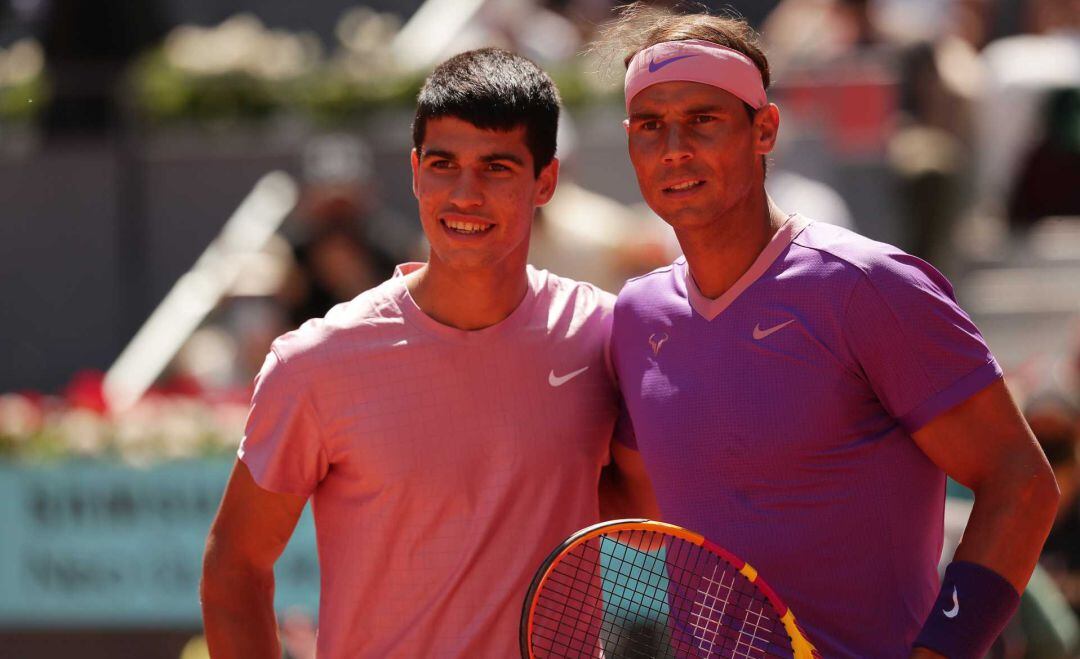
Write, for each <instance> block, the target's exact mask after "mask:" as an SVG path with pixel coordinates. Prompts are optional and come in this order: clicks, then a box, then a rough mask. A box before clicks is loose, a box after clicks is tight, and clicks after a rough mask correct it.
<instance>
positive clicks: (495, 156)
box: [480, 153, 525, 167]
mask: <svg viewBox="0 0 1080 659" xmlns="http://www.w3.org/2000/svg"><path fill="white" fill-rule="evenodd" d="M498 160H505V161H507V162H512V163H514V164H515V165H517V166H518V167H524V166H525V161H524V160H522V159H521V158H518V157H517V156H515V155H514V154H512V153H492V154H489V155H486V156H484V157H482V158H480V161H481V162H496V161H498Z"/></svg>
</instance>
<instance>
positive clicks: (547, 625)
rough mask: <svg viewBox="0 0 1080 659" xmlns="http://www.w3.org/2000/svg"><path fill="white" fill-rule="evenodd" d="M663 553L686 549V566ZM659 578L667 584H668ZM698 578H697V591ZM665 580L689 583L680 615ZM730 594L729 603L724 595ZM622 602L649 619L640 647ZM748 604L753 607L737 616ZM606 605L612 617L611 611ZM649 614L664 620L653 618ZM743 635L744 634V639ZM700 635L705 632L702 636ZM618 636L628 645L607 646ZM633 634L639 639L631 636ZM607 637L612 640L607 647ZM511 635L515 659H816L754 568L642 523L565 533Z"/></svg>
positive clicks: (704, 543)
mask: <svg viewBox="0 0 1080 659" xmlns="http://www.w3.org/2000/svg"><path fill="white" fill-rule="evenodd" d="M635 534H637V535H635ZM682 548H685V550H683V549H682ZM695 548H696V549H695ZM669 551H671V552H680V551H681V555H683V556H689V555H690V554H688V553H687V551H689V552H692V553H693V554H694V558H693V559H692V560H693V561H694V563H693V565H692V566H685V565H678V566H677V565H675V560H674V558H673V556H671V555H669V554H668V552H669ZM701 557H705V558H704V560H703V559H702V558H701ZM717 559H718V560H717ZM709 565H711V566H712V574H711V575H708V576H706V575H705V574H698V573H697V572H699V571H702V570H704V571H708V567H709ZM613 566H614V567H613ZM627 566H629V567H627ZM718 566H721V567H723V571H722V572H721V573H720V574H719V581H717V580H716V577H717V576H718V575H717V570H718V569H719V567H718ZM736 575H738V576H736ZM669 578H670V579H672V580H673V581H670V582H669ZM725 580H726V581H725ZM675 581H679V582H680V583H679V584H676V583H675ZM702 584H706V586H705V589H704V590H702V589H701V585H702ZM672 586H675V588H674V590H678V589H679V588H682V589H683V590H685V591H686V592H689V589H691V588H692V589H694V591H695V594H694V595H693V600H694V601H693V606H692V607H691V609H690V610H687V609H686V606H685V604H683V605H681V606H682V609H681V613H676V614H672V611H671V609H672V606H676V605H674V604H672V603H671V602H672V600H673V599H674V597H673V596H672V594H671V592H670V591H671V590H672ZM714 590H715V592H714ZM733 598H734V600H735V602H732V601H731V600H732V599H733ZM628 602H636V605H635V606H638V607H640V608H643V609H645V610H647V611H648V612H650V613H652V614H653V615H654V619H653V620H652V628H651V631H649V632H648V639H647V640H648V643H645V644H644V645H642V644H640V643H637V641H636V640H633V639H632V633H628V632H625V631H624V629H623V627H624V626H625V625H626V624H627V620H630V619H637V618H638V616H637V614H636V613H635V612H634V611H631V609H632V608H634V607H633V606H630V605H628V604H627V603H628ZM738 602H742V603H743V605H742V606H740V604H739V603H738ZM613 603H614V604H613ZM765 603H767V605H766V604H765ZM754 604H757V610H756V611H753V612H752V613H746V612H747V611H750V610H752V609H753V608H754V607H753V605H754ZM613 607H614V608H616V609H618V611H619V613H617V614H614V615H613V614H612V612H611V609H612V608H613ZM729 609H730V611H729ZM769 609H771V611H770V610H769ZM736 613H744V617H743V620H742V621H739V620H737V619H735V614H736ZM774 614H775V615H774ZM752 616H753V619H751V617H752ZM658 617H659V618H664V619H665V621H664V622H658V621H657V619H656V618H658ZM679 619H693V623H692V624H691V625H690V627H692V628H693V632H689V631H687V629H686V628H685V627H686V625H683V627H684V628H683V629H681V630H680V629H679V627H680V623H679V621H678V620H679ZM748 621H749V622H748ZM732 623H739V625H741V626H742V627H743V628H746V626H747V625H750V630H751V631H750V632H749V633H747V632H745V631H741V630H734V624H732ZM661 628H662V631H659V632H657V629H661ZM672 630H674V631H672ZM733 630H734V631H733ZM680 634H681V636H682V637H687V634H690V635H692V636H693V638H694V639H695V640H694V641H693V642H692V643H693V644H692V645H691V644H690V643H686V642H681V644H680V642H676V641H673V640H672V639H673V637H677V636H680ZM751 634H752V637H750V638H744V637H749V636H750V635H751ZM759 634H760V636H759ZM708 635H711V638H704V637H707V636H708ZM660 637H663V638H660ZM627 638H631V639H632V641H633V643H635V644H634V645H632V646H630V647H629V650H626V649H624V650H621V651H620V650H617V649H616V650H612V649H610V648H609V647H608V645H611V646H617V645H618V644H619V643H623V644H624V645H625V644H626V642H627V641H626V639H627ZM639 638H644V637H641V636H640V634H639ZM612 639H615V640H614V641H612V642H610V643H608V641H611V640H612ZM520 640H521V656H522V658H523V659H547V658H549V657H604V658H606V659H612V658H613V657H618V656H633V657H644V658H648V657H665V658H670V657H728V656H731V657H755V656H762V657H773V656H776V657H793V658H794V659H820V654H819V653H818V652H817V650H816V649H815V648H814V646H813V645H812V644H811V643H810V641H809V640H808V639H807V638H806V635H805V634H804V633H803V631H802V629H800V628H799V625H798V624H797V623H796V622H795V616H794V614H793V613H792V612H791V609H789V608H788V607H787V605H786V604H784V602H783V601H782V600H781V599H780V597H779V596H778V595H777V594H776V592H775V591H773V589H772V588H771V587H770V586H769V585H768V584H767V583H765V581H764V580H763V579H761V578H760V577H759V576H758V573H757V570H755V569H754V568H753V567H751V566H750V565H749V564H748V563H746V562H745V561H743V560H741V559H740V558H738V557H736V556H735V555H733V554H732V553H731V552H729V551H727V550H726V549H724V548H722V547H719V546H717V545H716V544H714V543H712V542H709V541H708V540H706V539H705V538H704V537H703V536H701V535H699V534H697V533H694V532H692V531H688V530H686V529H684V528H682V527H679V526H675V525H673V524H666V523H663V522H654V521H651V520H647V519H622V520H612V521H608V522H602V523H600V524H596V525H593V526H590V527H588V528H585V529H582V530H580V531H578V532H577V533H574V534H573V535H571V536H570V537H569V538H567V539H566V540H565V541H563V542H562V543H561V544H560V545H559V546H558V547H556V548H555V550H554V551H552V552H551V554H549V555H548V557H547V558H546V559H545V560H544V562H543V564H542V565H541V566H540V568H539V569H538V570H537V572H536V576H535V577H534V578H533V580H532V584H531V585H530V586H529V591H528V593H527V595H526V597H525V603H524V607H523V609H522V616H521V628H520ZM788 645H790V648H789V647H787V646H788ZM766 646H767V647H766ZM770 648H771V649H772V650H770Z"/></svg>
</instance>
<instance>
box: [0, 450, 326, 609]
mask: <svg viewBox="0 0 1080 659" xmlns="http://www.w3.org/2000/svg"><path fill="white" fill-rule="evenodd" d="M230 469H231V463H230V462H227V461H217V460H213V461H195V460H193V461H183V462H172V463H164V464H160V465H156V466H153V467H147V468H143V469H139V468H133V467H125V466H122V465H114V464H107V463H98V462H83V463H80V462H72V463H65V464H61V465H57V466H32V467H26V466H19V467H14V466H11V465H0V529H3V539H2V541H0V628H9V629H10V628H32V627H65V628H70V627H76V626H84V625H85V626H94V627H97V628H102V627H110V626H123V627H127V628H130V627H133V626H141V625H147V626H162V627H164V626H185V627H190V626H198V625H199V624H200V611H199V577H200V572H201V565H202V555H203V547H204V543H205V541H206V534H207V531H208V530H209V528H210V522H211V520H212V519H213V516H214V514H215V512H216V511H217V506H218V503H219V501H220V499H221V494H222V492H223V491H224V489H225V483H226V481H227V479H228V475H229V471H230ZM275 574H276V581H277V588H276V605H277V607H278V610H279V611H284V610H286V609H289V608H293V607H298V608H301V609H303V610H305V611H306V612H308V613H309V614H311V615H314V614H315V613H316V612H317V610H318V593H319V569H318V555H317V553H316V549H315V529H314V525H313V524H312V520H311V513H310V508H308V509H305V511H304V516H303V517H302V518H301V520H300V523H299V524H298V525H297V528H296V533H295V534H294V535H293V538H292V540H291V541H290V542H289V546H288V548H287V549H286V551H285V554H284V555H283V556H282V557H281V559H280V560H279V561H278V564H277V568H276V570H275Z"/></svg>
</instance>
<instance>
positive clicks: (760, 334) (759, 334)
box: [754, 318, 795, 341]
mask: <svg viewBox="0 0 1080 659" xmlns="http://www.w3.org/2000/svg"><path fill="white" fill-rule="evenodd" d="M794 322H795V319H794V318H792V319H791V320H789V321H787V322H786V323H780V324H779V325H773V326H772V327H770V328H769V329H767V330H763V329H761V324H760V323H758V324H757V325H754V340H755V341H760V340H762V339H764V338H765V337H766V336H769V335H770V334H775V333H776V332H779V331H780V330H782V329H784V328H785V327H787V326H788V325H790V324H792V323H794Z"/></svg>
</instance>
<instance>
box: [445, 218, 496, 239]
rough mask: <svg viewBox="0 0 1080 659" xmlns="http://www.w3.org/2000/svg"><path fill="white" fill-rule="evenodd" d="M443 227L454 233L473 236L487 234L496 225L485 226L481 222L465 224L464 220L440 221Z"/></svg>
mask: <svg viewBox="0 0 1080 659" xmlns="http://www.w3.org/2000/svg"><path fill="white" fill-rule="evenodd" d="M440 222H442V225H443V226H444V227H446V228H447V229H450V230H451V231H453V232H454V233H460V234H462V235H466V236H471V235H475V234H479V233H487V232H488V231H491V228H492V227H494V226H495V225H494V224H485V223H481V222H465V221H462V220H447V219H443V220H440Z"/></svg>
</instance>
